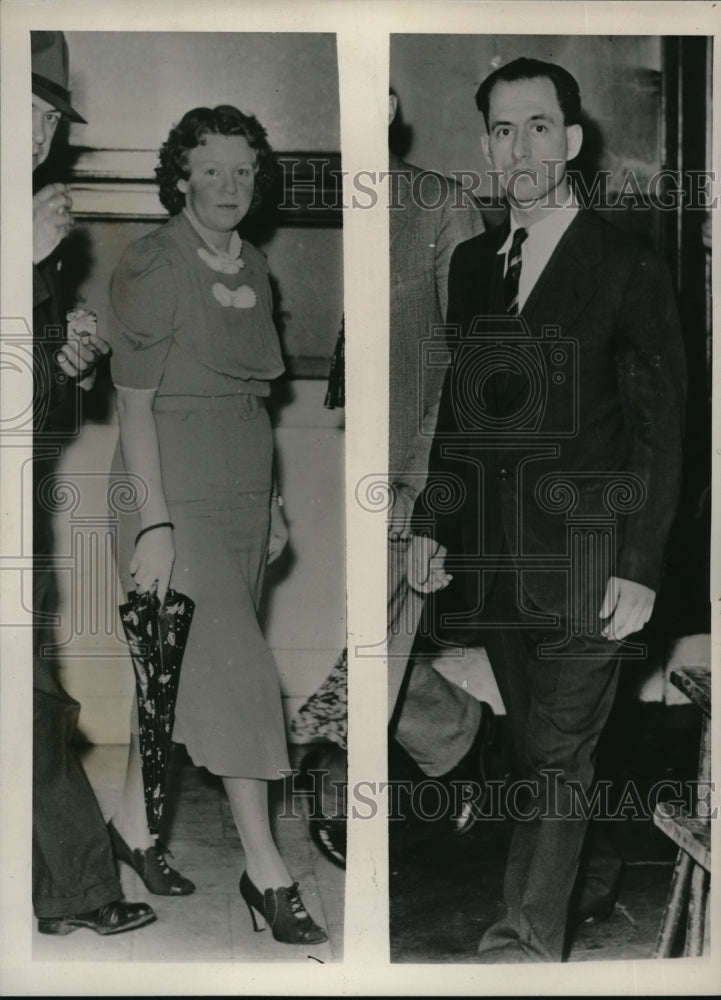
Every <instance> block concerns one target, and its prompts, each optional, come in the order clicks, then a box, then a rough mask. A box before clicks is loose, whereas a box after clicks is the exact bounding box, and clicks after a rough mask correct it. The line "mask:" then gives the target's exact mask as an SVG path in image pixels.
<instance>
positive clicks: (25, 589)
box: [2, 31, 347, 963]
mask: <svg viewBox="0 0 721 1000" xmlns="http://www.w3.org/2000/svg"><path fill="white" fill-rule="evenodd" d="M27 44H28V46H29V47H30V48H31V62H32V170H33V197H32V212H33V247H32V250H33V314H32V324H30V323H28V322H26V323H24V324H23V323H22V322H21V321H17V330H15V331H14V335H13V338H10V339H11V340H14V341H15V346H14V347H12V351H13V352H14V353H13V357H14V358H15V363H14V364H13V366H11V367H12V368H13V371H14V372H16V373H17V376H18V377H19V378H22V377H23V376H25V377H27V379H28V381H29V374H30V368H32V405H31V406H29V407H28V408H27V409H26V410H25V411H24V413H22V414H21V413H18V414H17V416H16V418H14V419H12V420H10V421H8V420H4V428H3V440H2V445H3V446H6V445H8V446H12V447H13V448H14V449H16V450H15V451H13V453H12V454H13V455H14V456H15V457H16V460H17V461H16V464H17V477H16V478H14V479H13V482H14V483H15V486H14V487H13V489H17V498H16V499H17V503H18V505H21V506H22V510H23V525H24V528H23V531H22V532H21V533H20V537H18V539H17V543H16V545H17V549H18V551H17V552H16V553H15V555H16V556H17V557H18V558H17V561H18V566H19V567H20V573H21V576H22V578H23V579H22V582H21V584H20V585H19V586H18V588H17V591H18V594H21V595H22V597H21V599H20V600H19V607H18V608H16V609H15V611H14V612H13V615H12V617H13V621H15V620H16V619H17V622H16V623H17V624H24V625H27V626H30V627H29V628H28V629H27V633H30V632H32V637H33V643H32V652H33V716H34V726H33V820H32V838H33V841H32V897H33V911H34V920H33V941H32V947H33V959H34V960H40V961H46V960H50V961H62V960H65V959H67V960H87V961H94V960H110V961H138V962H152V961H165V962H173V961H186V962H187V961H193V962H203V961H208V962H219V961H220V962H222V961H241V962H264V963H273V962H289V961H290V962H300V961H303V962H306V961H307V960H308V958H311V957H312V958H315V959H317V960H318V961H320V962H337V961H340V960H342V958H343V912H344V889H345V819H344V814H343V811H342V808H341V806H340V804H339V803H340V802H341V800H342V799H343V795H342V790H343V788H344V785H345V781H346V773H347V772H346V751H347V741H346V732H347V723H346V719H347V716H346V690H347V687H346V655H345V645H346V638H345V636H346V627H345V615H346V609H345V593H346V581H345V537H344V526H345V518H344V508H345V496H344V402H345V399H344V395H345V392H344V385H345V382H344V343H343V329H344V324H343V316H344V307H343V284H342V282H343V239H342V236H343V234H342V204H341V157H340V122H339V117H340V115H339V97H338V65H337V54H336V39H335V36H334V35H333V34H320V33H317V34H311V33H308V34H299V33H293V34H291V33H287V34H286V33H270V32H269V33H231V32H228V33H213V32H197V33H196V32H172V33H171V32H97V31H83V32H78V31H66V32H64V33H63V32H59V31H32V32H29V33H28V36H27ZM28 110H29V109H28ZM29 211H30V205H28V212H29ZM28 251H29V248H28ZM28 265H29V261H28ZM31 326H32V329H31V328H30V327H31ZM24 341H25V343H24ZM10 347H11V345H10V343H6V344H5V346H4V352H5V350H8V349H9V348H10ZM23 359H24V360H23ZM30 359H32V362H30ZM4 367H7V366H4ZM5 485H6V491H5V494H6V502H7V500H8V497H7V486H8V485H9V484H5ZM31 514H32V518H31V516H30V515H31ZM31 523H32V530H28V531H25V526H27V527H28V528H29V526H30V524H31ZM26 535H27V537H25V536H26ZM6 542H7V540H6ZM6 548H7V544H6ZM29 555H31V556H32V560H28V561H27V562H28V565H27V567H26V569H25V570H23V569H22V566H24V565H25V563H24V562H23V557H26V556H29ZM30 566H32V570H31V569H30ZM5 614H7V610H6V612H5ZM20 618H22V622H21V621H20ZM261 930H265V933H262V934H261V933H256V932H258V931H261ZM71 934H72V936H69V935H71Z"/></svg>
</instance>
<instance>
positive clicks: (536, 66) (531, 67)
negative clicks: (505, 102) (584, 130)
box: [476, 56, 581, 128]
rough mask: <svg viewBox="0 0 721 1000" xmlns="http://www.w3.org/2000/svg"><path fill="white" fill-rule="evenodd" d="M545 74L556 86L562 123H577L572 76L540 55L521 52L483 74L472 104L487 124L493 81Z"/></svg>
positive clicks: (577, 99) (577, 94)
mask: <svg viewBox="0 0 721 1000" xmlns="http://www.w3.org/2000/svg"><path fill="white" fill-rule="evenodd" d="M539 77H546V78H547V79H548V80H550V81H551V83H552V84H553V86H554V87H555V90H556V97H557V98H558V105H559V107H560V109H561V111H562V112H563V124H564V125H577V124H578V120H579V118H580V116H581V93H580V91H579V89H578V84H577V83H576V80H575V78H574V77H573V76H571V74H570V73H569V72H568V70H566V69H563V67H562V66H557V65H556V64H555V63H549V62H542V61H541V60H540V59H527V58H526V57H525V56H521V58H520V59H514V60H513V62H509V63H506V65H505V66H500V67H499V68H498V69H497V70H494V71H493V73H491V75H490V76H487V77H486V79H485V80H484V81H483V83H482V84H481V85H480V87H479V88H478V90H477V92H476V107H477V108H478V110H479V111H480V112H481V114H482V115H483V120H484V122H485V123H486V128H488V109H489V106H490V103H491V91H492V90H493V88H494V87H495V86H496V84H497V83H515V82H516V80H537V79H538V78H539Z"/></svg>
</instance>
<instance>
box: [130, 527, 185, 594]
mask: <svg viewBox="0 0 721 1000" xmlns="http://www.w3.org/2000/svg"><path fill="white" fill-rule="evenodd" d="M174 562H175V542H174V540H173V529H172V528H153V530H152V531H149V532H148V533H147V535H143V537H142V538H140V539H138V544H137V545H136V546H135V552H134V554H133V558H132V559H131V560H130V575H131V576H132V578H133V580H134V582H135V589H136V590H137V592H138V593H139V594H145V593H146V592H147V591H148V590H152V589H153V588H157V590H156V593H157V595H158V599H159V601H160V606H161V607H162V606H163V603H164V601H165V595H166V593H167V591H168V587H169V586H170V574H171V573H172V571H173V563H174Z"/></svg>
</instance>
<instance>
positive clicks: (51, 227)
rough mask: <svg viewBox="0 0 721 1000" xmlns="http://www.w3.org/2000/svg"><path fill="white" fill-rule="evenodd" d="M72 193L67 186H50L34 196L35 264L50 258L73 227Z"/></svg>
mask: <svg viewBox="0 0 721 1000" xmlns="http://www.w3.org/2000/svg"><path fill="white" fill-rule="evenodd" d="M72 207H73V203H72V200H71V198H70V192H69V191H68V189H67V187H66V186H65V184H48V185H47V187H44V188H43V189H42V191H38V193H37V194H36V195H34V196H33V262H34V263H35V264H39V263H40V262H41V261H43V260H45V258H46V257H49V256H50V254H51V253H52V252H53V250H54V249H55V247H56V246H57V245H58V243H60V241H61V240H64V239H65V237H66V236H67V235H68V233H69V232H70V229H71V228H72V225H73V217H72V215H71V214H70V209H71V208H72Z"/></svg>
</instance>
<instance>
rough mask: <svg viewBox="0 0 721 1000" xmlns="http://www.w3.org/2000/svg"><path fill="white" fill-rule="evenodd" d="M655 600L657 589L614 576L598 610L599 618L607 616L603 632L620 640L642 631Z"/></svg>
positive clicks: (611, 637)
mask: <svg viewBox="0 0 721 1000" xmlns="http://www.w3.org/2000/svg"><path fill="white" fill-rule="evenodd" d="M655 600H656V592H655V591H654V590H651V589H649V587H644V585H643V584H642V583H634V581H633V580H624V579H623V578H622V577H620V576H612V577H611V578H610V579H609V581H608V585H607V586H606V595H605V597H604V599H603V604H602V605H601V610H600V611H599V613H598V616H599V618H608V621H607V622H606V624H605V625H604V627H603V629H602V630H601V634H602V635H605V636H606V638H607V639H619V640H620V639H625V638H626V636H627V635H631V634H632V633H633V632H639V631H640V630H641V629H642V628H643V626H644V625H645V624H646V622H647V621H648V620H649V618H650V617H651V612H652V611H653V605H654V601H655Z"/></svg>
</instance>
